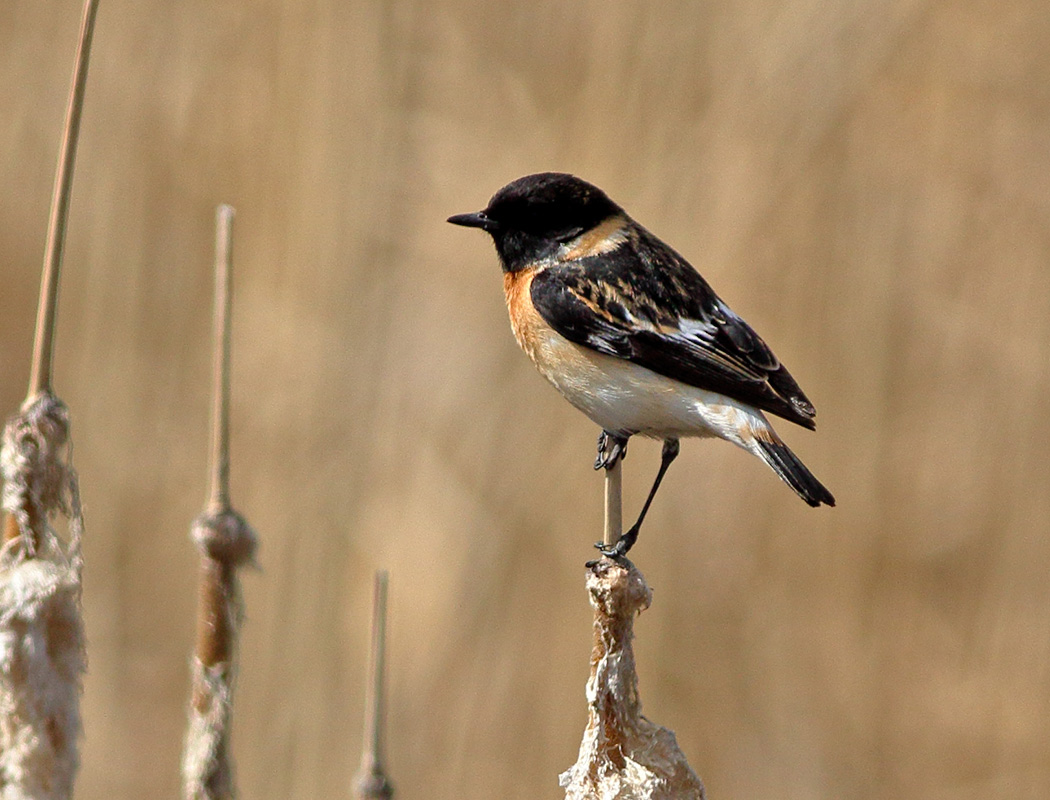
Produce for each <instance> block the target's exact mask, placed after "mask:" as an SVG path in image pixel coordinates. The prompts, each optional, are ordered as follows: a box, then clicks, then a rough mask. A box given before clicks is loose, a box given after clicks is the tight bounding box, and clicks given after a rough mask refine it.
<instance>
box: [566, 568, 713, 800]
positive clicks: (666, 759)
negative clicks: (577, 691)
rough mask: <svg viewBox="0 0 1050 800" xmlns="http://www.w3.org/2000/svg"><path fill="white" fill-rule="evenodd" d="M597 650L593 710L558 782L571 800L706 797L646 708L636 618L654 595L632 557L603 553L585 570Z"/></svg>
mask: <svg viewBox="0 0 1050 800" xmlns="http://www.w3.org/2000/svg"><path fill="white" fill-rule="evenodd" d="M587 591H588V592H589V594H590V600H591V605H592V606H593V607H594V649H593V651H592V653H591V677H590V679H589V680H588V681H587V704H588V707H589V715H588V720H587V728H586V730H585V731H584V733H583V742H582V743H581V745H580V755H579V758H578V759H577V760H576V763H575V764H574V765H573V766H572V767H571V768H570V769H568V770H567V771H565V772H564V773H562V775H561V777H560V779H559V782H560V784H561V786H562V787H563V788H564V789H565V797H566V800H628V798H630V799H631V800H689V799H690V798H692V799H694V800H703V798H704V787H703V784H702V783H701V782H700V779H699V778H698V777H697V776H696V773H694V772H693V770H692V768H691V767H690V766H689V764H688V762H687V761H686V759H685V756H684V755H683V754H682V751H681V750H679V749H678V742H677V741H676V739H675V735H674V733H673V732H672V731H670V730H668V729H667V728H662V727H660V726H659V725H656V724H654V723H652V722H650V721H649V720H647V719H646V718H645V717H643V716H642V714H641V708H642V704H641V701H640V700H639V698H638V674H637V672H636V671H635V666H634V649H633V647H632V646H631V640H632V639H633V638H634V617H635V615H636V614H638V613H640V612H642V611H644V610H645V609H647V608H648V607H649V604H650V603H651V602H652V598H653V595H652V591H651V590H650V589H649V586H648V585H647V584H646V582H645V578H643V577H642V574H641V573H640V572H639V571H638V570H637V569H636V568H635V566H634V565H633V564H631V563H630V562H629V561H625V562H624V564H620V563H617V562H614V561H611V560H609V559H607V558H603V559H601V560H600V561H598V562H596V563H595V564H594V566H593V567H592V568H591V570H590V571H589V572H588V575H587Z"/></svg>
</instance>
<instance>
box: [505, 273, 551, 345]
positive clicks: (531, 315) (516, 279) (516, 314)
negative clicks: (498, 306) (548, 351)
mask: <svg viewBox="0 0 1050 800" xmlns="http://www.w3.org/2000/svg"><path fill="white" fill-rule="evenodd" d="M534 277H536V269H535V268H534V267H530V268H528V269H523V270H521V271H519V272H505V273H504V274H503V294H504V295H505V297H506V298H507V311H508V312H509V314H510V327H511V329H512V330H513V331H514V338H515V339H517V340H518V344H519V345H520V346H521V349H522V350H524V351H525V352H526V353H528V355H529V358H531V359H532V360H533V361H535V360H536V348H537V336H538V334H539V333H540V331H541V330H542V329H544V328H547V327H549V326H548V325H547V323H546V322H544V320H543V318H542V317H541V316H540V315H539V312H538V311H536V307H535V306H534V305H533V304H532V279H533V278H534Z"/></svg>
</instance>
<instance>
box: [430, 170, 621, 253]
mask: <svg viewBox="0 0 1050 800" xmlns="http://www.w3.org/2000/svg"><path fill="white" fill-rule="evenodd" d="M618 214H623V209H621V208H620V207H619V206H618V205H616V203H614V202H613V201H612V200H610V199H609V197H608V195H606V194H605V192H603V191H602V190H601V189H599V188H598V187H597V186H595V185H593V184H591V183H587V181H584V180H580V179H579V178H577V177H575V176H574V175H567V174H565V173H562V172H541V173H539V174H537V175H527V176H525V177H524V178H519V179H518V180H516V181H514V182H513V183H509V184H507V185H506V186H504V187H503V188H502V189H500V190H499V191H498V192H496V194H494V195H493V196H492V199H491V200H490V201H489V204H488V206H487V207H485V208H484V209H482V210H481V211H478V212H476V213H473V214H456V215H455V216H452V217H449V219H448V221H449V222H451V223H453V224H454V225H464V226H466V227H468V228H481V229H482V230H485V231H488V233H489V234H491V236H492V239H493V241H494V242H495V244H496V252H497V253H498V254H499V258H500V263H501V264H502V266H503V270H504V272H516V271H517V270H520V269H522V268H524V267H525V266H526V265H528V264H531V263H534V262H536V261H539V260H542V259H544V258H547V257H549V256H552V255H553V254H554V253H555V252H557V250H558V248H559V247H561V246H562V245H564V244H565V243H566V242H569V241H571V240H573V239H575V238H576V237H578V236H579V235H580V234H582V233H585V232H586V231H589V230H591V229H592V228H594V227H595V226H597V225H599V224H600V223H601V222H603V221H604V220H606V219H608V218H609V217H612V216H616V215H618Z"/></svg>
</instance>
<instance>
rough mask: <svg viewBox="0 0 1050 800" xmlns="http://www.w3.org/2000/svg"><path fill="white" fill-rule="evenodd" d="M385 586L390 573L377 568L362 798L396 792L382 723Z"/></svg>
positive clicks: (360, 785)
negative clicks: (386, 761) (388, 768)
mask: <svg viewBox="0 0 1050 800" xmlns="http://www.w3.org/2000/svg"><path fill="white" fill-rule="evenodd" d="M386 590H387V573H386V571H385V570H377V571H376V574H375V582H374V585H373V592H372V647H371V650H370V651H369V659H368V683H367V685H366V687H365V731H364V743H365V745H364V751H363V752H362V754H361V766H360V768H359V769H358V772H357V775H356V777H355V779H354V782H355V784H356V787H357V796H358V797H359V798H360V800H373V798H382V800H389V798H391V797H393V796H394V788H393V785H392V784H391V783H390V780H389V779H388V778H387V776H386V773H385V771H384V765H383V762H384V756H383V727H384V718H385V713H386V710H385V699H386V698H385V693H384V690H383V673H384V664H385V661H386Z"/></svg>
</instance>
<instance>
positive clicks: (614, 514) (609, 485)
mask: <svg viewBox="0 0 1050 800" xmlns="http://www.w3.org/2000/svg"><path fill="white" fill-rule="evenodd" d="M622 463H623V459H620V458H618V459H616V463H615V464H613V465H612V466H611V467H608V468H607V469H606V470H605V535H604V537H603V539H602V543H603V544H604V545H605V546H606V547H611V546H612V545H614V544H616V542H617V541H619V539H620V534H621V533H622V532H623V495H622V480H621V479H622V472H621V469H620V467H621V465H622Z"/></svg>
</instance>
